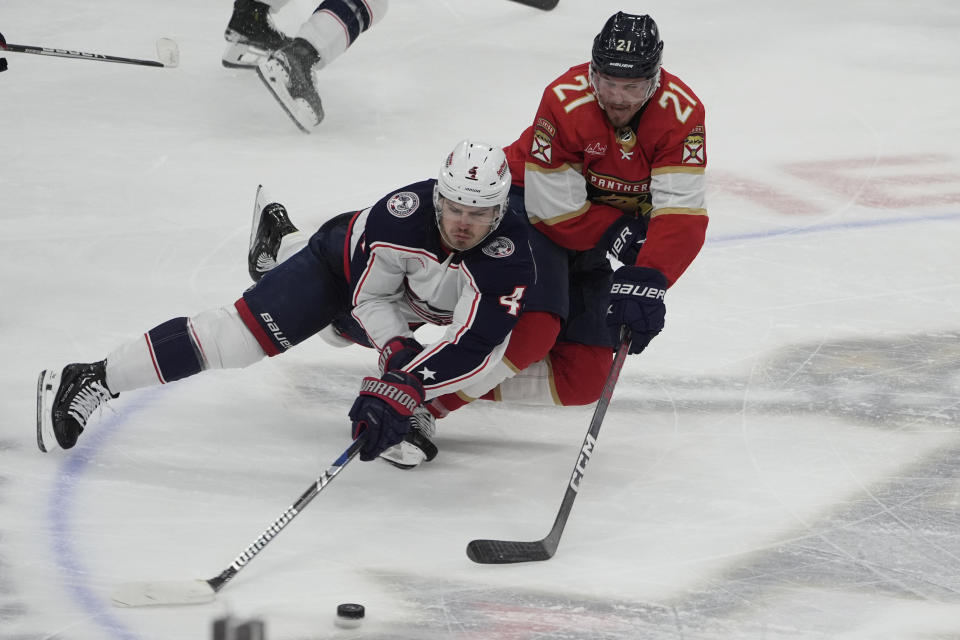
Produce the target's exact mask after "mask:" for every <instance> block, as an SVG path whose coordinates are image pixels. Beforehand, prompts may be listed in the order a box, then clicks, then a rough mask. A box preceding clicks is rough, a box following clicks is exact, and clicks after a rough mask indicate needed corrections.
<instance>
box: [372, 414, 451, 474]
mask: <svg viewBox="0 0 960 640" xmlns="http://www.w3.org/2000/svg"><path fill="white" fill-rule="evenodd" d="M436 432H437V423H436V418H434V417H433V414H432V413H430V411H429V410H427V408H426V407H418V408H417V409H416V410H415V411H414V412H413V415H412V416H410V432H409V433H407V435H406V437H405V438H404V439H403V440H402V441H401V442H399V443H398V444H395V445H393V446H392V447H390V448H389V449H387V450H385V451H384V452H383V453H381V454H380V457H381V458H383V459H384V460H386V461H387V462H389V463H390V464H392V465H393V466H395V467H397V468H398V469H413V468H414V467H416V466H418V465H419V464H420V463H421V462H423V461H424V460H426V461H427V462H429V461H430V460H433V459H434V458H436V457H437V446H436V445H435V444H433V442H432V441H431V440H430V438H432V437H433V435H434V434H435V433H436Z"/></svg>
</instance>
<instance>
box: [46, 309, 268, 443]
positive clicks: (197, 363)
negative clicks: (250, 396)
mask: <svg viewBox="0 0 960 640" xmlns="http://www.w3.org/2000/svg"><path fill="white" fill-rule="evenodd" d="M265 355H266V354H265V353H264V351H263V349H261V348H260V346H259V345H258V344H257V341H256V340H255V339H254V337H253V335H252V334H251V333H250V332H249V331H248V330H247V328H246V327H245V326H244V324H243V322H242V321H241V320H240V315H239V314H238V313H237V311H236V309H234V308H233V307H224V308H221V309H213V310H210V311H204V312H203V313H200V314H199V315H197V316H194V317H193V318H184V317H180V318H172V319H170V320H167V321H166V322H164V323H162V324H160V325H157V326H156V327H154V328H153V329H150V330H149V331H148V332H146V333H145V334H143V335H142V336H138V337H137V338H134V339H132V340H129V341H127V342H125V343H123V344H121V345H120V346H119V347H117V348H116V349H114V350H113V351H111V352H110V353H109V354H108V355H107V358H106V359H105V360H101V361H100V362H95V363H92V364H70V365H67V366H66V367H64V368H63V370H62V371H60V370H57V369H48V370H46V371H43V372H41V374H40V379H39V382H38V387H37V445H38V446H39V447H40V450H41V451H49V450H51V448H52V447H53V446H55V445H59V446H60V447H61V448H63V449H69V448H71V447H73V446H74V445H75V444H76V442H77V438H78V437H79V436H80V434H81V433H82V432H83V430H84V428H85V427H86V426H87V423H88V421H89V419H90V416H91V414H92V413H93V411H94V410H95V409H97V408H98V407H99V406H101V405H102V404H103V403H104V402H105V401H106V400H108V399H110V398H116V397H117V396H118V395H119V394H120V393H121V392H126V391H131V390H133V389H140V388H143V387H149V386H155V385H160V384H166V383H168V382H173V381H175V380H181V379H183V378H186V377H189V376H192V375H194V374H197V373H200V372H201V371H203V370H205V369H228V368H238V367H245V366H247V365H250V364H252V363H254V362H257V361H258V360H260V359H261V358H263V357H264V356H265Z"/></svg>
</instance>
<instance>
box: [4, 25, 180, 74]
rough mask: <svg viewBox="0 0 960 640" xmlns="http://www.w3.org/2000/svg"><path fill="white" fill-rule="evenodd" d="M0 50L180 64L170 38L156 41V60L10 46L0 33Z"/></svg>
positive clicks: (150, 64)
mask: <svg viewBox="0 0 960 640" xmlns="http://www.w3.org/2000/svg"><path fill="white" fill-rule="evenodd" d="M0 48H2V49H3V50H5V51H13V52H15V53H33V54H36V55H40V56H55V57H58V58H79V59H80V60H99V61H100V62H119V63H122V64H136V65H140V66H144V67H176V66H177V65H178V64H180V49H179V47H177V43H176V42H174V41H173V40H171V39H170V38H160V39H159V40H157V57H158V58H160V61H159V62H158V61H156V60H138V59H136V58H121V57H119V56H108V55H105V54H102V53H85V52H83V51H71V50H69V49H52V48H49V47H38V46H34V45H26V44H10V43H8V42H7V41H6V40H5V39H4V37H3V34H2V33H0Z"/></svg>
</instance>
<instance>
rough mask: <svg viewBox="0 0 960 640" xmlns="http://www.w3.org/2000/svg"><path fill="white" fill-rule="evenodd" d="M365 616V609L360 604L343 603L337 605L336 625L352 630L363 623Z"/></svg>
mask: <svg viewBox="0 0 960 640" xmlns="http://www.w3.org/2000/svg"><path fill="white" fill-rule="evenodd" d="M365 615H366V609H364V608H363V605H362V604H354V603H352V602H345V603H343V604H340V605H337V620H336V623H337V626H338V627H343V628H345V629H352V628H354V627H359V626H360V623H361V622H363V617H364V616H365Z"/></svg>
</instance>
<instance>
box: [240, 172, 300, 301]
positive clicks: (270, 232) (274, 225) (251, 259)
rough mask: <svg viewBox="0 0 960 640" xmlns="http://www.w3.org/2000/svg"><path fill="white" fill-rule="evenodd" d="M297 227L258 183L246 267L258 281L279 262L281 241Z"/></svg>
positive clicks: (282, 207)
mask: <svg viewBox="0 0 960 640" xmlns="http://www.w3.org/2000/svg"><path fill="white" fill-rule="evenodd" d="M296 231H297V228H296V227H295V226H293V223H292V222H290V218H289V217H287V210H286V209H285V208H284V206H283V205H282V204H279V203H276V202H270V201H269V200H268V199H267V196H266V192H265V191H264V189H263V186H262V185H261V186H259V187H257V198H256V202H254V205H253V221H252V223H251V225H250V245H249V249H248V251H247V269H248V271H249V272H250V278H251V279H252V280H253V281H254V282H259V281H260V278H262V277H263V274H265V273H266V272H267V271H270V269H273V268H274V267H275V266H277V254H278V253H279V252H280V241H281V240H282V239H283V237H284V236H285V235H288V234H290V233H294V232H296Z"/></svg>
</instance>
